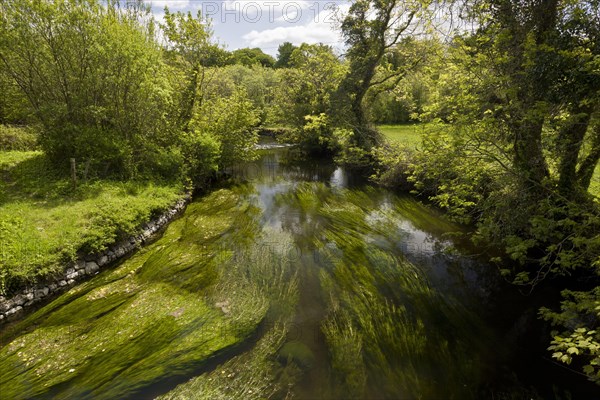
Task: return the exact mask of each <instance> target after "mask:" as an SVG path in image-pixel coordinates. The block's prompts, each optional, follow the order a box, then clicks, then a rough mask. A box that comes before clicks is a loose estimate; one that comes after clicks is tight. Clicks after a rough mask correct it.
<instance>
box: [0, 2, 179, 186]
mask: <svg viewBox="0 0 600 400" xmlns="http://www.w3.org/2000/svg"><path fill="white" fill-rule="evenodd" d="M148 13H149V11H148V9H147V8H146V7H145V6H144V5H143V4H142V3H141V2H130V3H129V4H128V5H127V6H125V7H121V6H120V4H119V2H117V1H109V2H108V3H106V4H100V2H99V1H96V0H56V1H52V2H50V1H34V0H23V1H7V2H3V3H1V4H0V21H1V22H0V23H1V25H2V29H0V62H1V63H2V64H3V69H4V71H5V72H6V73H7V74H8V75H9V77H10V78H11V79H12V81H13V82H14V83H16V85H17V86H18V87H19V89H20V91H21V92H22V93H23V94H24V95H25V96H26V98H27V100H28V102H29V103H30V105H31V108H32V110H33V113H34V115H35V117H36V119H37V120H38V121H39V122H40V123H41V124H42V125H43V128H44V129H43V132H42V135H41V138H40V139H41V144H42V147H43V148H44V150H45V151H46V152H47V154H48V155H49V156H50V157H51V158H52V159H53V160H54V161H56V162H57V163H60V164H61V165H65V159H68V158H76V159H77V160H81V161H84V160H86V162H89V163H91V164H92V166H94V165H98V164H99V163H104V164H107V163H108V164H107V166H108V165H110V166H111V167H112V168H113V169H115V170H116V171H118V172H124V173H127V174H129V175H133V174H135V173H136V171H137V170H138V168H139V167H141V166H143V165H145V161H148V160H150V161H151V160H153V157H147V155H148V154H149V153H152V152H154V151H155V150H156V149H160V148H163V147H164V146H163V145H164V140H165V139H167V138H166V134H167V133H168V129H165V128H166V120H165V116H164V111H163V110H164V109H167V108H168V105H169V102H170V93H171V88H170V86H169V83H168V82H167V81H166V80H165V79H164V75H163V74H162V72H163V66H164V64H163V62H162V58H161V54H160V49H159V48H158V46H157V45H156V43H155V40H154V36H153V24H152V23H151V22H148V23H142V22H140V21H148V20H149V19H148ZM159 144H160V145H159Z"/></svg>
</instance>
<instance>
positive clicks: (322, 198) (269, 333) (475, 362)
mask: <svg viewBox="0 0 600 400" xmlns="http://www.w3.org/2000/svg"><path fill="white" fill-rule="evenodd" d="M260 153H261V157H260V159H259V160H257V161H256V162H253V163H248V164H246V165H243V166H239V167H236V168H234V169H232V171H230V173H231V174H232V175H234V176H235V177H236V181H237V182H239V183H237V184H234V185H230V186H227V187H224V188H220V189H217V190H215V191H214V192H212V193H210V194H207V195H204V196H201V197H199V198H197V199H196V200H195V201H194V202H193V203H192V204H191V205H190V206H189V207H188V209H187V211H186V212H185V214H184V215H183V216H182V217H181V218H180V219H178V220H177V221H174V222H173V223H172V224H171V225H170V226H169V227H168V229H167V230H166V232H165V233H164V236H163V237H162V238H161V239H159V240H158V241H156V242H155V243H153V244H152V245H150V246H148V247H147V248H144V249H142V250H140V251H139V252H138V253H137V254H135V255H134V256H133V257H131V258H130V259H128V260H127V261H125V262H123V263H122V264H120V265H119V266H117V267H116V268H114V269H112V270H110V271H104V272H102V273H101V274H99V275H98V276H96V277H95V278H93V279H92V280H90V281H88V282H85V283H83V284H81V285H79V286H77V287H76V288H73V289H71V290H70V291H69V292H67V293H65V294H63V295H61V296H60V297H58V298H56V299H55V300H53V301H52V302H51V303H49V304H48V305H46V306H44V307H42V308H40V309H39V310H37V311H35V312H34V313H33V314H31V315H29V316H27V317H26V318H25V319H24V320H22V321H20V322H19V323H17V324H15V325H12V326H11V327H9V328H6V330H5V332H2V335H3V341H2V344H3V347H2V348H1V349H0V399H13V398H61V399H65V398H77V399H79V398H90V399H92V398H93V399H103V398H106V399H115V398H131V399H139V398H155V397H157V396H160V397H161V398H165V399H175V398H177V399H189V398H203V399H253V398H256V399H261V398H276V399H291V398H293V399H351V398H353V399H481V398H489V399H538V398H545V399H570V398H572V399H593V398H600V396H599V394H600V392H599V391H598V387H597V386H594V385H593V384H591V383H589V382H588V381H587V380H586V379H585V377H582V376H580V375H578V374H576V373H573V372H571V371H569V370H567V369H565V368H564V367H562V366H559V365H557V364H555V363H553V362H552V361H551V360H549V353H547V352H546V351H545V350H544V348H545V346H547V341H548V338H549V336H548V335H549V332H548V331H547V328H546V327H544V325H543V324H542V323H541V322H540V321H539V320H538V319H537V309H538V308H539V307H540V306H541V305H543V304H544V301H546V300H547V295H546V294H545V293H543V290H542V291H540V292H539V293H535V294H534V295H531V296H523V295H522V294H520V293H519V292H518V290H517V289H516V288H515V287H513V286H510V285H508V284H507V283H506V282H504V281H503V280H502V279H501V278H500V277H499V275H498V270H497V267H495V266H492V265H489V264H487V263H486V261H485V260H486V258H487V257H486V254H485V251H484V250H483V249H478V248H475V247H473V246H472V245H471V244H470V243H469V241H468V240H466V238H465V235H464V234H465V232H466V230H465V228H464V227H461V226H458V225H455V224H453V223H451V222H449V221H448V220H446V219H445V218H444V216H443V215H442V214H441V213H440V212H438V211H437V210H435V209H433V208H431V207H428V206H426V205H423V204H421V203H419V202H418V201H416V200H415V199H414V198H412V197H410V196H407V195H398V194H394V193H391V192H389V191H387V190H383V189H380V188H376V187H372V186H370V185H369V184H368V182H367V181H366V180H365V179H364V178H361V177H358V176H354V175H352V174H351V173H348V172H347V171H345V170H344V169H343V168H340V167H337V166H335V165H334V164H332V163H328V162H323V161H319V160H303V161H301V160H298V159H297V158H295V157H294V154H295V150H294V149H293V148H288V147H282V146H270V145H269V143H263V144H262V148H261V150H260Z"/></svg>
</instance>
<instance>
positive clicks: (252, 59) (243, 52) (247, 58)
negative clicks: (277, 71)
mask: <svg viewBox="0 0 600 400" xmlns="http://www.w3.org/2000/svg"><path fill="white" fill-rule="evenodd" d="M231 62H232V63H233V64H241V65H246V66H248V67H249V66H252V65H256V64H260V65H262V66H263V67H269V68H272V67H273V66H274V65H275V59H274V58H273V57H271V56H270V55H268V54H266V53H264V52H263V51H262V50H261V49H259V48H258V47H255V48H253V49H249V48H245V49H238V50H234V51H233V52H232V53H231Z"/></svg>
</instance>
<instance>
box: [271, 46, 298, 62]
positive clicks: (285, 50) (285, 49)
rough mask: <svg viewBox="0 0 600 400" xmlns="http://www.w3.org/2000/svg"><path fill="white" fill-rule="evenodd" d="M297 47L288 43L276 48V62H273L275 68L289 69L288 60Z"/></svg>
mask: <svg viewBox="0 0 600 400" xmlns="http://www.w3.org/2000/svg"><path fill="white" fill-rule="evenodd" d="M296 49H297V47H296V46H294V45H293V44H292V43H290V42H283V43H282V44H280V45H279V47H278V48H277V61H275V65H274V67H275V68H289V67H290V58H291V56H292V53H293V52H294V50H296Z"/></svg>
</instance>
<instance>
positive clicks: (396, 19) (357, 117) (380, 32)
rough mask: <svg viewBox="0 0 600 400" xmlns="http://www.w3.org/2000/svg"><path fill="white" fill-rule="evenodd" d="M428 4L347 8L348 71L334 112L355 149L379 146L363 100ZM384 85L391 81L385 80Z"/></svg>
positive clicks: (392, 1)
mask: <svg viewBox="0 0 600 400" xmlns="http://www.w3.org/2000/svg"><path fill="white" fill-rule="evenodd" d="M427 7H428V2H426V1H425V2H423V1H412V0H377V1H372V0H356V1H354V2H353V3H352V5H351V6H350V9H349V12H348V15H347V16H346V17H345V18H344V20H343V22H342V24H341V29H342V33H343V35H344V38H345V41H346V45H347V46H348V51H347V52H346V58H347V60H348V62H349V70H348V73H347V74H346V76H345V78H344V80H343V81H342V83H341V85H340V87H339V90H338V93H337V98H336V102H337V108H338V110H337V111H338V112H339V113H340V114H341V117H342V118H344V119H346V120H345V121H343V122H344V123H345V125H346V126H349V127H351V128H352V130H353V132H354V137H353V141H354V144H355V145H356V146H358V147H361V148H365V149H367V150H368V149H370V148H371V147H372V146H373V145H375V144H377V143H378V142H380V137H379V135H378V132H377V131H376V130H374V129H372V128H371V127H370V125H369V121H368V119H367V115H366V112H365V108H364V104H363V100H364V98H365V96H366V94H367V92H368V91H369V89H370V88H371V87H372V86H374V85H376V84H379V83H382V82H380V81H375V80H374V77H375V74H376V70H377V67H378V66H379V65H380V63H381V60H382V59H383V58H384V56H386V54H388V53H389V52H390V51H391V50H392V49H393V48H394V46H395V45H396V43H397V42H398V41H399V40H400V39H401V38H402V37H403V35H405V34H407V33H409V32H411V31H413V30H414V29H416V25H418V23H419V19H418V14H419V13H420V12H421V11H423V10H424V9H426V8H427ZM384 79H385V81H387V80H388V79H391V78H384Z"/></svg>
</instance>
